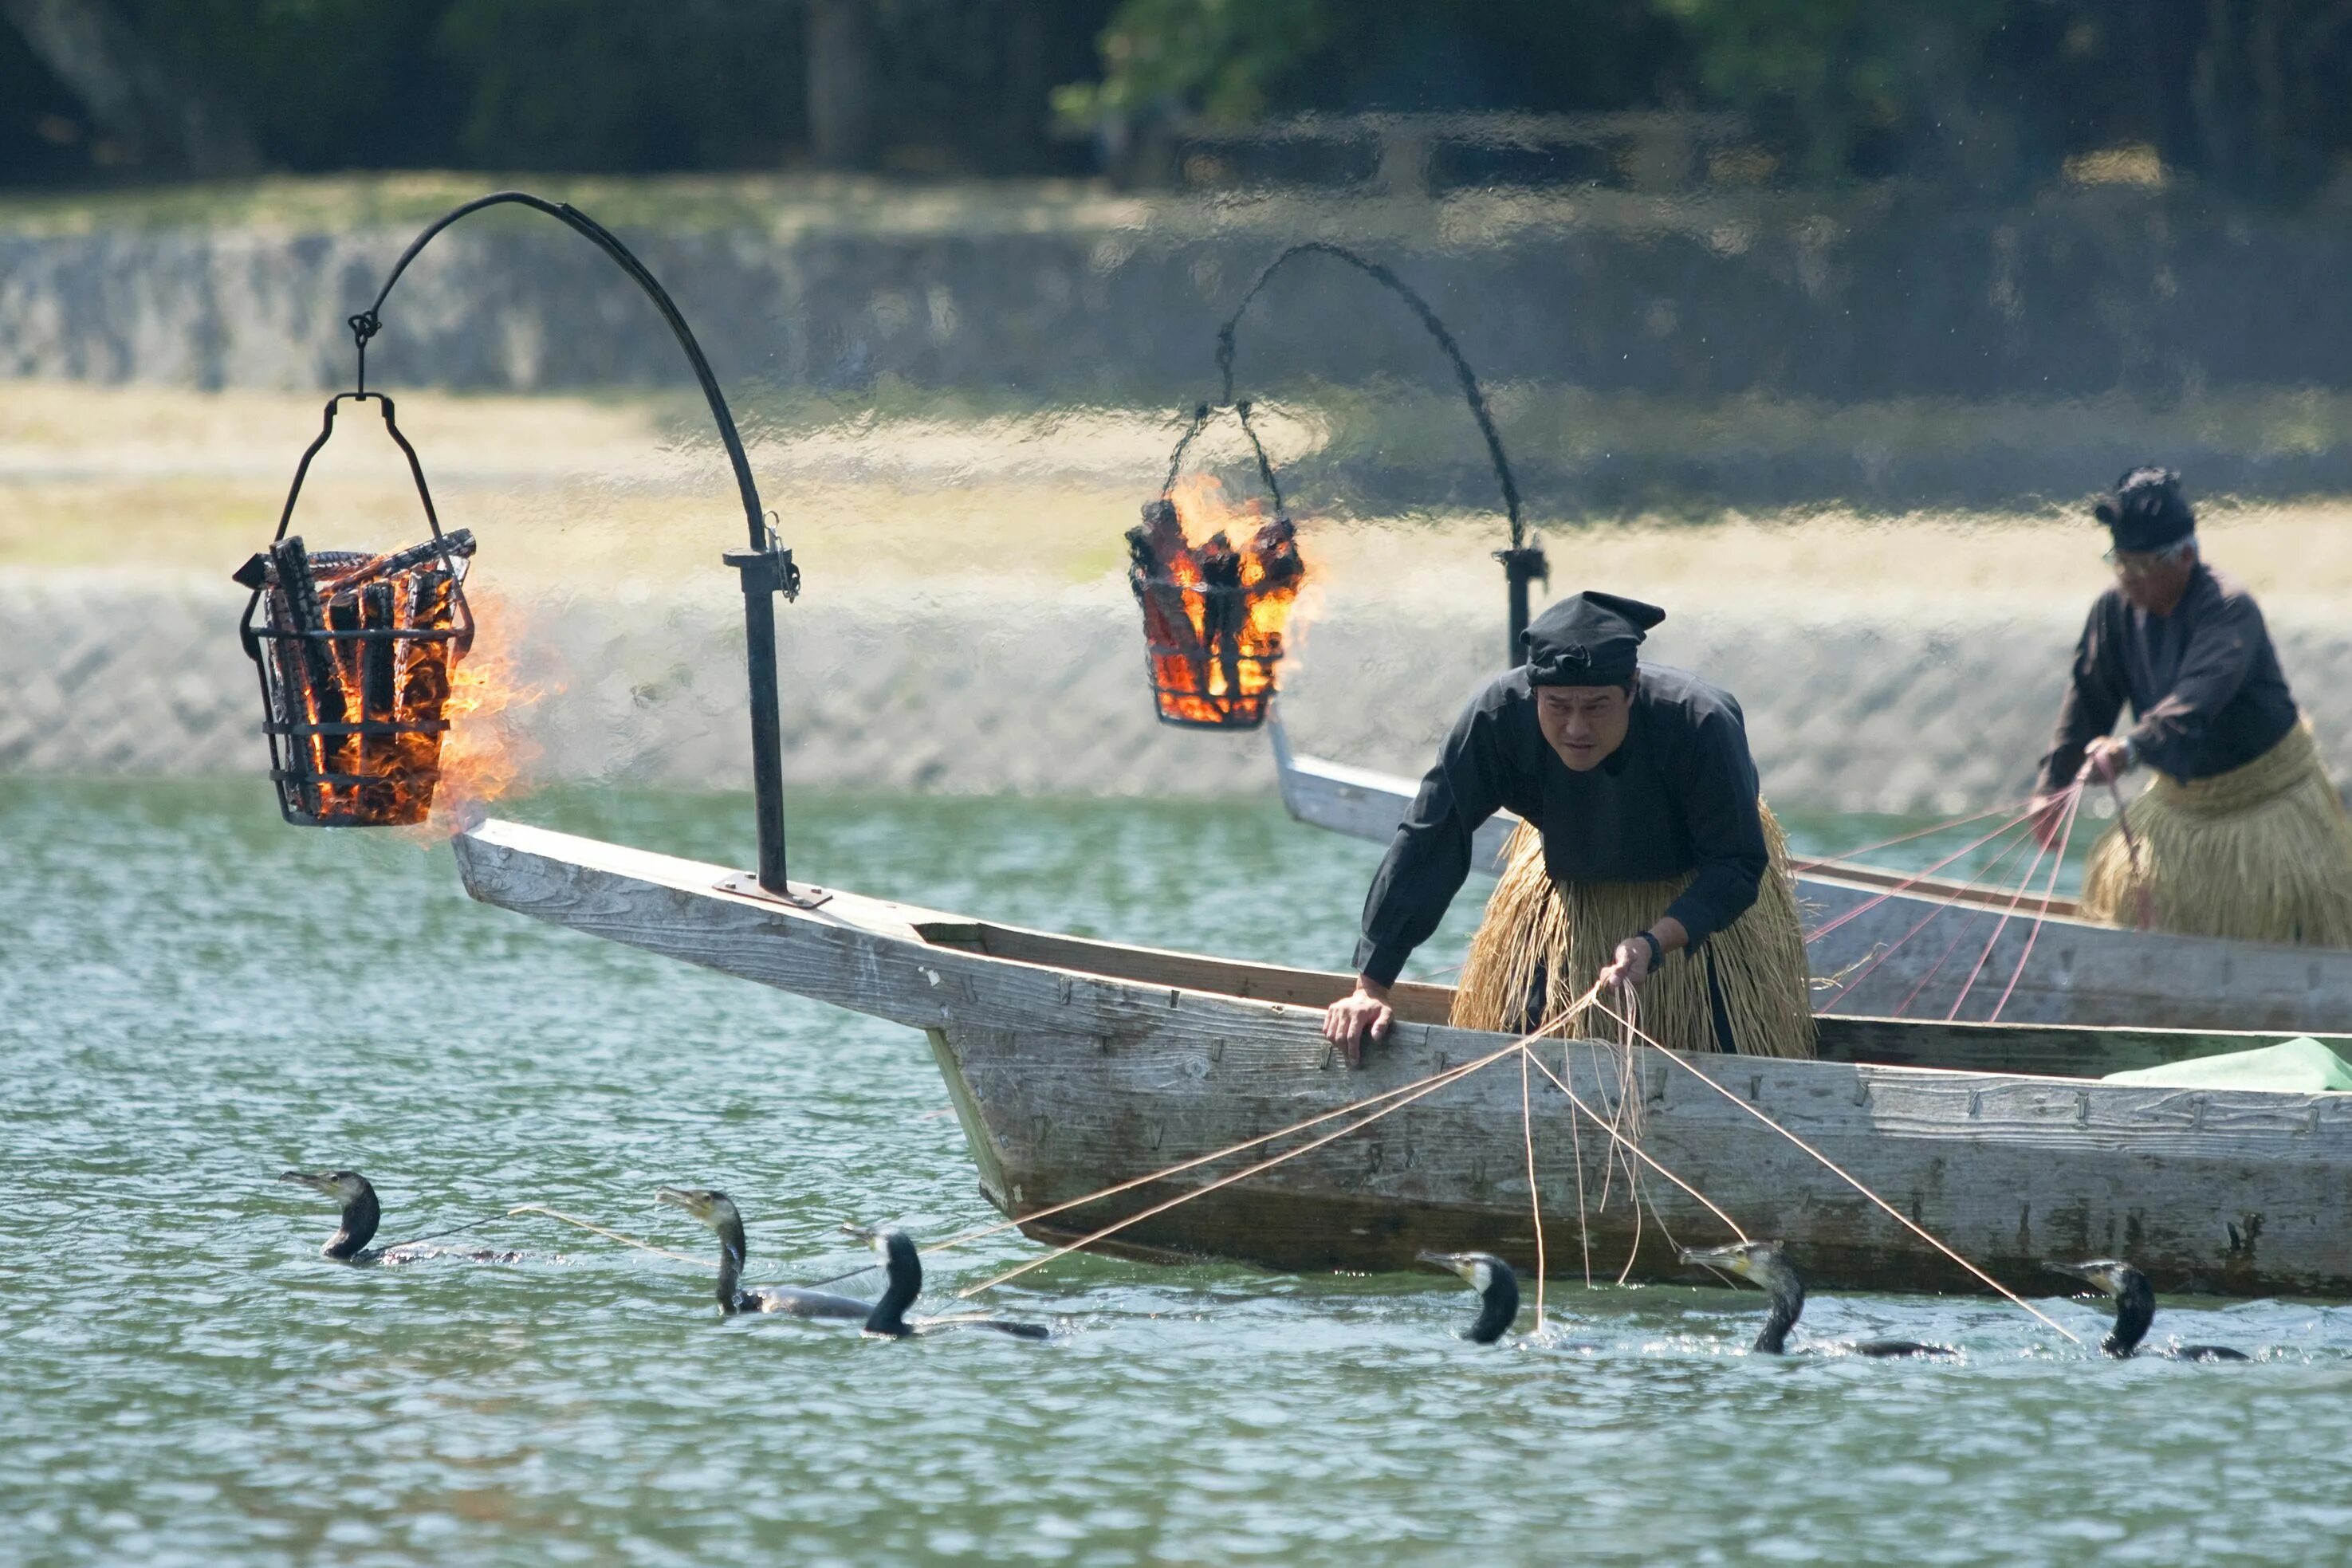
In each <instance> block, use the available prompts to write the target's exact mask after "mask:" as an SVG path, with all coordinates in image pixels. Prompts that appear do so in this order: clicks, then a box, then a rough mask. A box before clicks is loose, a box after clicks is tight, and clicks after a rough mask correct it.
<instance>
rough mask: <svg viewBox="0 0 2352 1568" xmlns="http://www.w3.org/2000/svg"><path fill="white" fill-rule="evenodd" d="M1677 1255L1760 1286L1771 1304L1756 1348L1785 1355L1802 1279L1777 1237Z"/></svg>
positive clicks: (1801, 1298)
mask: <svg viewBox="0 0 2352 1568" xmlns="http://www.w3.org/2000/svg"><path fill="white" fill-rule="evenodd" d="M1682 1260H1683V1261H1684V1262H1685V1263H1697V1264H1701V1265H1704V1266H1705V1267H1706V1268H1709V1269H1720V1270H1723V1271H1724V1272H1725V1273H1727V1274H1736V1275H1738V1277H1739V1278H1741V1279H1743V1280H1746V1281H1748V1282H1749V1283H1751V1284H1755V1285H1760V1286H1762V1287H1763V1289H1764V1292H1765V1294H1767V1295H1768V1296H1769V1297H1771V1299H1772V1307H1771V1311H1769V1312H1767V1313H1765V1315H1764V1327H1763V1330H1762V1331H1761V1332H1760V1333H1758V1334H1757V1336H1756V1345H1755V1348H1756V1351H1757V1353H1758V1354H1762V1355H1782V1354H1787V1352H1788V1348H1789V1331H1790V1329H1792V1328H1795V1327H1796V1326H1797V1319H1798V1317H1799V1316H1800V1315H1801V1314H1802V1313H1803V1312H1804V1310H1805V1281H1804V1279H1803V1277H1802V1276H1801V1275H1800V1274H1799V1273H1798V1272H1797V1270H1796V1266H1795V1265H1794V1264H1792V1263H1790V1261H1789V1258H1788V1254H1786V1253H1785V1252H1783V1251H1781V1250H1780V1243H1779V1242H1777V1241H1735V1242H1732V1243H1730V1244H1729V1245H1727V1246H1723V1247H1685V1248H1684V1249H1683V1251H1682ZM1815 1348H1818V1349H1821V1350H1824V1351H1837V1352H1843V1353H1844V1354H1849V1355H1869V1356H1886V1357H1894V1356H1906V1355H1958V1354H1959V1352H1958V1351H1956V1350H1954V1349H1953V1348H1952V1347H1951V1346H1950V1345H1948V1344H1921V1343H1918V1342H1917V1341H1916V1340H1907V1339H1866V1340H1863V1341H1860V1342H1859V1343H1850V1344H1832V1345H1822V1346H1818V1347H1815Z"/></svg>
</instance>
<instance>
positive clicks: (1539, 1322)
mask: <svg viewBox="0 0 2352 1568" xmlns="http://www.w3.org/2000/svg"><path fill="white" fill-rule="evenodd" d="M1530 1097H1531V1091H1530V1090H1529V1089H1528V1051H1527V1048H1526V1047H1525V1046H1521V1047H1520V1048H1519V1135H1520V1136H1521V1137H1522V1138H1524V1139H1526V1140H1527V1145H1528V1209H1529V1210H1530V1211H1531V1212H1532V1213H1533V1215H1534V1217H1535V1228H1536V1326H1535V1332H1536V1333H1543V1309H1544V1234H1543V1195H1542V1194H1541V1193H1539V1192H1538V1191H1537V1190H1536V1123H1535V1113H1534V1111H1533V1110H1531V1109H1530V1108H1529V1106H1528V1101H1529V1099H1530ZM1569 1120H1570V1122H1573V1121H1575V1120H1576V1118H1575V1117H1573V1116H1571V1117H1570V1118H1569Z"/></svg>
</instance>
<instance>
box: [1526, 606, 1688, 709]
mask: <svg viewBox="0 0 2352 1568" xmlns="http://www.w3.org/2000/svg"><path fill="white" fill-rule="evenodd" d="M1665 618H1666V612H1664V611H1663V610H1661V609H1659V608H1658V607H1657V606H1656V605H1654V604H1644V603H1643V602H1642V601H1640V600H1638V599H1621V598H1619V597H1618V596H1617V595H1616V594H1613V593H1590V592H1587V593H1573V594H1570V596H1569V597H1567V598H1566V599H1563V600H1561V601H1559V603H1558V604H1555V605H1553V606H1552V607H1551V608H1550V609H1549V610H1547V611H1545V612H1543V613H1542V614H1541V615H1538V616H1537V617H1536V621H1535V624H1534V625H1532V626H1530V627H1528V629H1527V631H1526V632H1522V633H1521V634H1520V640H1521V641H1523V642H1524V643H1527V645H1528V685H1531V686H1622V685H1624V684H1625V683H1626V682H1627V681H1630V680H1632V679H1633V666H1634V664H1635V663H1636V662H1637V661H1636V656H1635V652H1634V651H1635V650H1636V649H1638V648H1640V647H1641V645H1642V635H1643V632H1647V631H1649V629H1650V628H1651V627H1653V626H1655V625H1656V624H1657V623H1658V622H1661V621H1664V619H1665Z"/></svg>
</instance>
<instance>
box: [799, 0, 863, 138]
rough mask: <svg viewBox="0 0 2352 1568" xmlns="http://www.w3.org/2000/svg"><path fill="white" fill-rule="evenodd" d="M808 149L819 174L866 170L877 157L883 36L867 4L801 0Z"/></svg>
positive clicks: (853, 0) (860, 0) (852, 0)
mask: <svg viewBox="0 0 2352 1568" xmlns="http://www.w3.org/2000/svg"><path fill="white" fill-rule="evenodd" d="M804 3H805V6H806V10H807V14H808V49H807V55H808V88H807V100H808V147H809V156H810V157H811V158H813V159H814V160H815V161H816V162H817V165H818V166H819V167H820V168H826V169H868V168H871V167H873V165H874V162H875V158H876V156H877V154H878V153H879V152H880V151H881V141H882V136H881V131H882V123H881V120H882V101H881V100H882V35H881V30H880V29H879V28H878V27H877V26H876V25H875V21H876V18H875V16H874V7H873V5H871V4H870V3H869V0H804Z"/></svg>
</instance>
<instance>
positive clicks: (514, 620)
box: [433, 591, 561, 829]
mask: <svg viewBox="0 0 2352 1568" xmlns="http://www.w3.org/2000/svg"><path fill="white" fill-rule="evenodd" d="M467 605H468V606H469V607H470V608H471V609H472V610H473V612H474V626H475V632H474V648H473V652H472V653H470V654H468V655H467V658H466V659H465V660H464V661H463V662H462V663H461V664H458V666H457V668H456V669H455V670H454V671H452V672H451V673H450V676H449V700H448V702H447V704H446V706H445V707H444V708H443V713H444V715H445V716H446V717H447V718H448V720H449V733H448V735H447V737H446V738H445V739H444V741H443V743H442V747H441V788H440V790H439V792H438V793H437V794H436V796H435V797H434V801H433V821H434V823H435V824H436V826H437V827H440V828H444V829H447V828H452V827H457V826H460V825H463V824H465V823H467V822H471V821H478V820H479V819H480V818H481V817H482V815H483V814H484V810H485V808H487V807H488V805H489V803H490V802H491V801H493V800H498V799H499V798H500V797H501V796H504V795H506V794H508V793H509V791H511V790H512V789H514V788H515V787H516V786H517V785H518V784H519V783H520V782H521V781H522V780H523V779H525V778H526V777H528V775H529V773H530V768H531V767H532V765H533V764H535V763H536V762H538V761H539V759H540V758H541V755H542V751H543V748H542V747H541V746H540V744H539V742H537V741H536V740H534V739H532V738H531V737H530V736H528V735H526V734H524V733H523V731H522V730H521V729H520V727H518V726H517V724H516V722H515V721H516V719H518V718H519V717H520V714H521V710H523V709H525V708H527V707H528V706H530V704H532V703H534V702H537V701H538V700H539V699H540V698H541V697H544V696H548V695H552V694H553V693H555V692H556V691H558V690H560V689H561V688H560V687H559V686H558V685H556V684H555V683H553V682H551V681H549V680H545V679H541V680H539V681H536V682H527V681H525V680H524V679H523V677H522V674H521V671H520V668H519V667H518V665H517V662H516V658H515V650H516V649H517V648H519V647H520V646H521V645H522V643H523V636H522V632H524V630H525V628H526V626H527V624H528V618H527V617H526V615H525V614H524V612H522V611H521V610H520V608H519V607H518V606H517V605H516V604H515V603H514V602H513V601H511V600H509V599H508V598H506V597H505V596H504V595H503V594H499V593H498V592H496V591H489V592H480V591H478V592H475V593H471V594H468V595H467Z"/></svg>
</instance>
